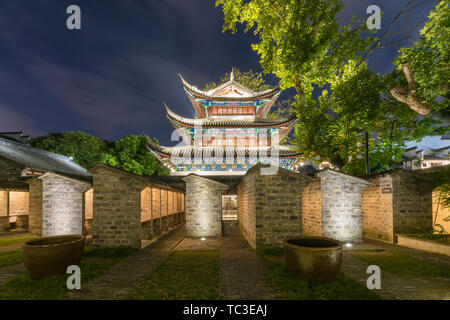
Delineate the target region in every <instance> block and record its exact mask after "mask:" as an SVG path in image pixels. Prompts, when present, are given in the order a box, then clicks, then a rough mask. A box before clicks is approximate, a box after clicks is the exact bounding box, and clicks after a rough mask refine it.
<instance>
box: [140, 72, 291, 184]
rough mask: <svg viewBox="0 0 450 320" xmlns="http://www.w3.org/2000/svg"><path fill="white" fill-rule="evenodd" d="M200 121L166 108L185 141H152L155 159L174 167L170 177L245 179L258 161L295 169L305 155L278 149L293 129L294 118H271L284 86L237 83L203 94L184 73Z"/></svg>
mask: <svg viewBox="0 0 450 320" xmlns="http://www.w3.org/2000/svg"><path fill="white" fill-rule="evenodd" d="M180 78H181V81H182V84H183V87H184V90H185V92H186V95H187V96H188V98H189V101H190V102H191V104H192V106H193V108H194V110H195V116H196V118H194V119H190V118H185V117H182V116H180V115H177V114H176V113H174V112H173V111H172V110H170V109H169V107H168V106H167V105H166V106H165V107H166V115H167V118H168V119H169V121H170V122H171V124H172V125H173V126H174V128H175V129H177V133H178V135H179V136H180V137H181V139H182V140H183V141H182V142H181V143H179V144H178V145H176V146H174V147H165V146H161V145H159V144H157V143H155V142H154V141H152V140H150V139H148V146H149V149H150V151H152V152H153V153H154V154H155V156H156V157H157V158H158V159H159V160H160V161H162V162H163V163H164V165H165V166H167V167H168V168H170V169H171V175H187V174H189V173H196V174H205V175H241V174H245V172H246V171H247V170H248V169H249V168H250V167H251V166H253V165H255V164H257V163H271V164H272V165H278V166H279V167H282V168H285V169H291V168H292V166H293V165H295V164H296V163H297V162H298V159H299V157H300V154H299V153H298V152H297V151H295V150H294V149H293V148H292V147H290V146H287V145H279V144H278V141H281V139H283V138H284V137H285V136H286V135H288V134H289V132H291V130H292V129H293V128H294V125H295V122H296V120H297V118H296V116H295V114H291V115H290V116H288V117H287V118H282V119H267V118H266V117H267V113H268V112H269V110H270V109H271V107H272V106H273V104H274V103H275V101H276V100H277V98H278V97H279V95H280V93H281V90H280V88H279V87H276V88H273V89H268V90H264V91H260V92H255V91H253V90H251V89H249V88H247V87H245V86H243V85H242V84H240V83H239V82H237V81H236V80H234V72H233V71H232V72H231V75H230V80H229V81H228V82H226V83H224V84H222V85H220V86H218V87H216V88H215V89H212V90H209V91H202V90H199V89H198V88H196V87H195V86H192V85H190V84H189V83H188V82H186V81H185V80H184V79H183V77H182V76H181V75H180Z"/></svg>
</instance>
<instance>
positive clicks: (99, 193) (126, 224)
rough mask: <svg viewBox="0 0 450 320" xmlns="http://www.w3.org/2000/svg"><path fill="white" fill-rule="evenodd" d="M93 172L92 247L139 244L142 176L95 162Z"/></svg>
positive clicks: (143, 186)
mask: <svg viewBox="0 0 450 320" xmlns="http://www.w3.org/2000/svg"><path fill="white" fill-rule="evenodd" d="M91 173H93V174H94V183H93V187H94V206H93V221H92V241H93V245H95V246H102V247H104V246H111V247H117V246H130V247H135V248H140V247H141V238H140V237H141V191H142V190H143V189H144V188H145V187H146V186H147V180H146V179H145V178H143V177H140V176H137V175H133V174H129V173H126V172H124V171H121V170H117V169H114V168H110V167H107V166H102V165H99V166H97V167H95V168H93V169H92V170H91Z"/></svg>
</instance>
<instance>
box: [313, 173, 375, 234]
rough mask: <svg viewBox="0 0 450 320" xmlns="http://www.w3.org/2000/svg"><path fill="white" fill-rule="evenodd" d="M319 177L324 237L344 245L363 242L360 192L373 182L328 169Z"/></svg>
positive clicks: (319, 174)
mask: <svg viewBox="0 0 450 320" xmlns="http://www.w3.org/2000/svg"><path fill="white" fill-rule="evenodd" d="M317 176H318V177H320V187H321V195H322V236H323V237H328V238H332V239H337V240H340V241H343V242H360V241H362V211H361V202H362V201H361V193H362V191H363V189H364V188H367V187H368V186H369V185H370V182H369V181H366V180H363V179H359V178H356V177H353V176H350V175H347V174H344V173H341V172H338V171H334V170H329V169H326V170H323V171H320V172H319V173H318V174H317Z"/></svg>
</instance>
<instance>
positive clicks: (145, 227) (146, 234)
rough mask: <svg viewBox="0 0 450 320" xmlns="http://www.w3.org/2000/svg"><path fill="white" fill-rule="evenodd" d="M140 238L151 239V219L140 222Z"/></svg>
mask: <svg viewBox="0 0 450 320" xmlns="http://www.w3.org/2000/svg"><path fill="white" fill-rule="evenodd" d="M141 239H142V240H151V239H153V221H152V220H148V221H145V222H142V223H141Z"/></svg>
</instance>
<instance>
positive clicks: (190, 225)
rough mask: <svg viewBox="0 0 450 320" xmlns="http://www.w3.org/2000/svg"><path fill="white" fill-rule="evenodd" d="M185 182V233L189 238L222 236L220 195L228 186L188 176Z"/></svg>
mask: <svg viewBox="0 0 450 320" xmlns="http://www.w3.org/2000/svg"><path fill="white" fill-rule="evenodd" d="M183 180H184V181H185V182H186V231H187V235H188V236H189V237H214V236H221V235H222V193H224V192H225V191H226V190H227V189H228V185H226V184H223V183H220V182H217V181H214V180H211V179H207V178H204V177H200V176H198V175H195V174H190V175H188V176H187V177H185V178H183Z"/></svg>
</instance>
